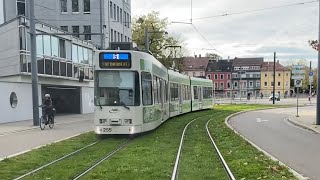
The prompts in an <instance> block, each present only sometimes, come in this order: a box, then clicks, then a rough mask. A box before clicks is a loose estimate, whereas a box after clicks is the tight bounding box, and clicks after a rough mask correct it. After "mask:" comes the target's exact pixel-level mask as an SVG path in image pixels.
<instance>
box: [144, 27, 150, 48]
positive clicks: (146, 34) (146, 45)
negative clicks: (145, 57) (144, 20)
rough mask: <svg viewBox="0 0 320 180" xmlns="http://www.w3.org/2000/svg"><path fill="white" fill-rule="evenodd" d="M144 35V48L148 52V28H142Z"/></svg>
mask: <svg viewBox="0 0 320 180" xmlns="http://www.w3.org/2000/svg"><path fill="white" fill-rule="evenodd" d="M144 35H145V38H146V39H145V41H146V42H145V50H146V51H147V52H148V51H149V33H148V28H147V27H145V28H144Z"/></svg>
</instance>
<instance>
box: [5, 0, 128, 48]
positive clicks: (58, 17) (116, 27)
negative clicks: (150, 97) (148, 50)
mask: <svg viewBox="0 0 320 180" xmlns="http://www.w3.org/2000/svg"><path fill="white" fill-rule="evenodd" d="M26 2H28V1H26V0H2V1H1V2H0V3H2V4H0V7H1V5H2V7H3V9H0V13H3V18H2V19H0V21H1V20H2V22H0V23H3V22H7V21H9V20H11V19H13V18H15V17H16V16H17V15H25V16H28V4H27V3H26ZM34 2H35V16H36V19H37V20H39V21H41V22H44V23H46V24H49V25H51V26H54V27H59V28H60V29H62V30H63V31H68V32H72V33H101V32H102V33H103V35H102V36H101V35H92V36H91V35H78V37H80V38H81V39H84V40H88V41H91V42H92V43H93V44H96V45H97V46H99V47H100V46H101V44H102V45H103V48H107V47H108V46H109V42H130V41H131V37H132V35H131V0H112V1H111V0H108V1H106V0H46V1H44V0H35V1H34ZM100 9H101V10H102V11H100ZM0 17H1V16H0ZM100 20H101V21H102V23H100ZM101 41H102V43H101Z"/></svg>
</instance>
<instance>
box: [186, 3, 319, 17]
mask: <svg viewBox="0 0 320 180" xmlns="http://www.w3.org/2000/svg"><path fill="white" fill-rule="evenodd" d="M316 2H319V0H313V1H305V2H300V3H293V4H286V5H281V6H271V7H266V8H259V9H252V10H246V11H239V12H233V13H223V14H218V15H213V16H205V17H198V18H193V19H192V20H202V19H212V18H218V17H225V16H233V15H239V14H245V13H253V12H261V11H267V10H272V9H279V8H284V7H291V6H300V5H306V4H312V3H316ZM186 20H188V19H184V20H181V21H186Z"/></svg>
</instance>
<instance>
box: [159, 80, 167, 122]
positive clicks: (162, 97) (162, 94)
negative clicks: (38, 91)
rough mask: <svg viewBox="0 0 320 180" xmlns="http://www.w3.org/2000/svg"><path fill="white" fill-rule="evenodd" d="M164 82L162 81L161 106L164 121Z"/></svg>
mask: <svg viewBox="0 0 320 180" xmlns="http://www.w3.org/2000/svg"><path fill="white" fill-rule="evenodd" d="M163 83H164V81H163V80H162V79H160V106H161V120H162V121H164V116H165V114H166V108H164V97H165V96H164V89H165V88H163V87H164V85H163Z"/></svg>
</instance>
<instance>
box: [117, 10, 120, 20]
mask: <svg viewBox="0 0 320 180" xmlns="http://www.w3.org/2000/svg"><path fill="white" fill-rule="evenodd" d="M117 21H118V22H119V21H120V14H119V6H117Z"/></svg>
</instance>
